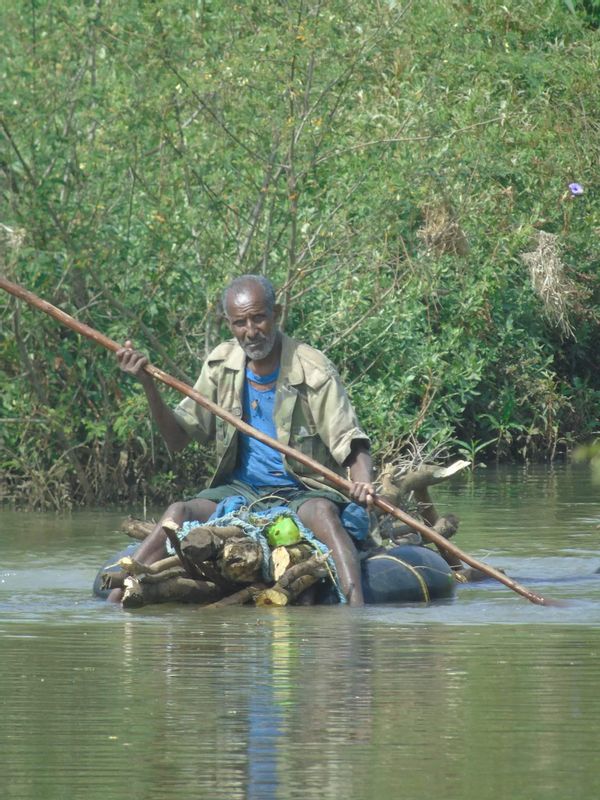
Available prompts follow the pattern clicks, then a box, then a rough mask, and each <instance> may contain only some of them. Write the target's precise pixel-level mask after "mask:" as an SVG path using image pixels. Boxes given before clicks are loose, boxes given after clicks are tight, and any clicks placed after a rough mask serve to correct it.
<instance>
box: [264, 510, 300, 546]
mask: <svg viewBox="0 0 600 800" xmlns="http://www.w3.org/2000/svg"><path fill="white" fill-rule="evenodd" d="M266 534H267V541H268V542H269V546H270V547H281V546H282V545H283V546H287V545H290V544H296V543H297V542H299V541H300V539H301V538H302V536H301V535H300V530H299V529H298V526H297V525H296V523H295V522H294V520H293V519H291V517H283V516H281V517H277V519H276V520H275V521H274V522H273V523H271V525H269V527H268V528H267V531H266Z"/></svg>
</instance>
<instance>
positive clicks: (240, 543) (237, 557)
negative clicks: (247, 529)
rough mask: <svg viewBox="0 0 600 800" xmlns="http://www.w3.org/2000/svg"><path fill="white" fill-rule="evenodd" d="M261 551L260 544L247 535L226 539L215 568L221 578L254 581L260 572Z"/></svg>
mask: <svg viewBox="0 0 600 800" xmlns="http://www.w3.org/2000/svg"><path fill="white" fill-rule="evenodd" d="M262 561H263V551H262V547H261V546H260V544H259V543H258V542H256V541H254V539H251V538H250V537H248V536H244V537H243V538H238V539H228V540H227V541H226V542H225V543H224V545H223V549H222V550H221V553H220V555H219V558H218V559H217V568H218V570H219V572H220V573H221V575H222V576H223V578H224V579H225V580H226V581H230V582H231V583H254V581H256V580H258V579H259V578H260V575H261V572H262Z"/></svg>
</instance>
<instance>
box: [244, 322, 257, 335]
mask: <svg viewBox="0 0 600 800" xmlns="http://www.w3.org/2000/svg"><path fill="white" fill-rule="evenodd" d="M246 331H247V335H248V336H249V337H250V338H251V339H254V337H255V336H256V334H257V331H258V328H257V327H256V324H255V323H254V321H253V320H251V319H249V320H247V321H246Z"/></svg>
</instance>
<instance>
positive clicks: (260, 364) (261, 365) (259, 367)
mask: <svg viewBox="0 0 600 800" xmlns="http://www.w3.org/2000/svg"><path fill="white" fill-rule="evenodd" d="M280 361H281V333H278V334H277V339H276V341H275V344H274V345H273V349H272V350H271V352H270V353H269V355H268V356H266V357H265V358H261V359H260V361H251V360H250V359H248V362H247V366H248V367H249V368H250V369H251V370H252V372H253V373H254V374H255V375H270V374H271V373H272V372H274V371H275V370H276V369H277V367H278V366H279V363H280Z"/></svg>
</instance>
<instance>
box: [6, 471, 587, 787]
mask: <svg viewBox="0 0 600 800" xmlns="http://www.w3.org/2000/svg"><path fill="white" fill-rule="evenodd" d="M435 489H436V491H435V493H434V494H435V497H434V499H435V500H436V503H437V505H438V508H439V510H440V511H441V512H442V513H443V512H448V511H452V512H454V513H457V514H458V515H459V516H460V518H461V528H460V531H459V534H458V538H457V540H456V542H457V544H458V545H459V546H460V547H461V548H462V549H463V550H464V551H466V552H469V553H471V554H472V555H475V556H476V557H478V558H482V559H484V560H487V561H488V562H489V563H490V564H493V565H494V566H497V567H501V568H503V569H505V570H506V571H507V572H508V573H509V574H510V575H511V576H512V577H514V578H515V579H517V580H519V581H520V582H521V583H524V584H525V585H526V586H528V587H529V588H531V589H533V590H535V591H536V592H538V593H541V594H543V595H547V596H549V597H552V598H556V599H559V600H564V601H565V603H564V605H562V606H559V607H541V606H535V605H532V604H531V603H529V602H528V601H527V600H525V599H523V598H521V597H519V596H517V595H516V594H514V593H513V592H511V591H510V590H509V589H506V588H505V587H503V586H501V585H500V584H497V583H494V582H487V581H486V582H485V583H483V584H478V585H469V586H464V587H459V589H458V592H457V594H456V597H455V599H453V600H451V601H446V602H444V603H442V604H439V605H430V606H408V607H400V606H398V607H388V606H379V607H374V606H372V607H369V608H365V609H359V610H353V609H349V608H347V607H322V608H312V609H311V608H300V607H299V608H290V609H262V610H256V609H253V608H237V609H229V610H220V611H214V610H202V609H199V608H191V607H183V606H182V607H174V606H154V607H151V608H146V609H140V610H137V611H128V612H126V611H122V610H121V609H119V608H115V607H112V606H109V605H107V604H105V603H103V602H102V601H99V600H96V599H94V598H93V597H91V594H90V587H91V584H92V580H93V577H94V574H95V572H96V569H97V567H98V566H99V564H100V563H101V562H103V561H104V560H105V558H106V557H107V556H108V555H110V554H111V553H112V552H113V551H116V550H118V549H120V548H121V547H122V546H123V545H124V544H126V543H127V540H126V539H125V537H124V536H123V534H120V533H118V527H119V524H120V521H121V519H122V517H123V516H124V514H123V513H117V512H114V511H98V512H89V511H86V512H80V513H75V514H72V515H70V516H67V517H60V516H53V515H44V514H33V513H29V514H27V513H15V512H12V511H2V512H0V531H1V534H0V647H1V650H0V712H1V713H0V798H2V800H12V798H15V799H16V798H36V800H37V798H41V799H42V800H70V799H71V798H86V800H95V798H106V797H110V798H116V799H118V798H135V799H136V800H146V798H156V800H159V799H160V800H165V799H166V800H170V799H171V798H172V800H179V799H180V798H210V799H211V800H213V799H214V800H217V799H220V798H223V799H224V800H225V799H227V800H232V799H234V798H251V799H252V800H256V799H258V798H260V800H270V799H271V798H273V800H288V798H298V800H300V798H313V797H314V798H326V799H329V798H331V799H332V800H333V798H344V800H363V798H364V799H366V798H376V799H377V800H379V798H403V800H419V799H420V798H432V797H433V798H436V799H437V798H442V799H447V800H486V799H487V798H494V799H495V798H498V797H507V798H511V800H519V799H520V798H522V799H523V800H537V799H538V798H539V800H554V799H556V800H559V799H560V800H569V798H582V797H589V798H595V797H598V796H599V795H600V778H599V776H598V771H597V767H596V763H595V756H596V753H597V751H598V748H599V746H600V734H599V730H600V727H599V722H598V720H599V716H600V714H599V712H600V700H599V691H598V675H599V669H598V659H599V657H600V575H595V574H594V572H595V570H597V569H598V568H599V567H600V545H599V541H598V533H599V526H600V486H598V485H594V483H593V482H592V478H591V475H590V473H589V471H588V470H587V469H586V468H585V467H573V466H559V467H535V468H529V469H524V468H515V467H511V468H503V469H498V470H496V469H487V470H476V471H475V473H474V475H473V476H471V475H467V476H465V475H461V476H458V477H457V478H455V479H453V481H452V483H451V484H449V485H444V486H441V487H435Z"/></svg>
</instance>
